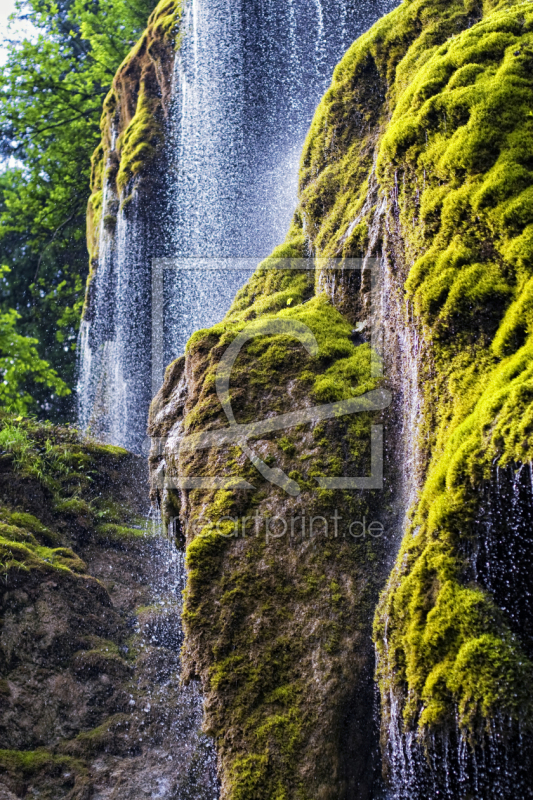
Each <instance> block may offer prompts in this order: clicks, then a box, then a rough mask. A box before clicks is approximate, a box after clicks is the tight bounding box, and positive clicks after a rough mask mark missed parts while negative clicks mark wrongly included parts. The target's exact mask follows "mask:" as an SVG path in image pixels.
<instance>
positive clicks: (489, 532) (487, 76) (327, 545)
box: [151, 0, 533, 800]
mask: <svg viewBox="0 0 533 800" xmlns="http://www.w3.org/2000/svg"><path fill="white" fill-rule="evenodd" d="M532 75H533V10H532V7H531V3H529V2H525V3H516V4H515V3H510V2H500V3H498V2H485V3H483V2H480V0H468V1H466V2H464V0H446V2H444V1H443V2H439V0H409V1H406V2H404V3H403V4H402V5H401V6H400V7H399V8H398V9H397V10H396V11H394V12H392V13H391V14H390V15H388V16H387V17H385V18H384V19H383V20H382V21H381V22H380V23H378V24H377V25H376V26H374V28H372V30H371V31H370V32H369V33H367V34H366V35H365V36H363V37H362V38H361V39H360V40H359V41H358V42H356V43H355V44H354V45H353V47H352V48H351V49H350V50H349V52H348V53H347V55H346V56H345V58H344V59H343V61H342V62H341V64H340V65H339V67H338V68H337V70H336V73H335V76H334V80H333V83H332V86H331V89H330V90H329V92H328V93H327V94H326V96H325V97H324V99H323V101H322V103H321V105H320V107H319V108H318V110H317V113H316V116H315V119H314V121H313V124H312V127H311V130H310V133H309V136H308V140H307V143H306V146H305V149H304V153H303V158H302V171H301V184H300V200H299V206H298V209H297V212H296V215H295V218H294V223H293V227H292V230H291V232H290V234H289V236H288V239H287V242H286V243H285V245H284V246H283V247H282V248H279V249H278V250H277V251H276V252H275V253H274V255H273V257H272V259H271V260H270V261H269V262H267V263H266V264H265V265H263V266H262V267H261V268H260V269H259V270H258V272H257V273H256V275H255V276H254V277H253V278H252V280H251V281H250V283H249V284H248V285H247V286H246V287H245V288H244V289H243V290H242V291H241V292H240V294H239V295H238V297H237V298H236V301H235V304H234V306H233V308H232V309H231V310H230V312H229V313H228V315H227V316H226V318H225V320H224V321H223V322H222V323H221V324H220V325H218V326H216V327H215V328H213V329H211V330H209V331H203V332H200V333H199V334H196V335H195V337H193V339H192V340H191V342H190V343H189V346H188V350H187V353H186V356H185V358H184V359H181V360H179V361H178V362H176V363H175V364H173V365H171V367H169V370H168V372H167V377H166V380H165V385H164V387H163V389H162V390H161V392H160V394H159V395H158V397H157V398H156V400H155V401H154V405H153V409H152V417H151V434H152V435H153V436H154V437H156V440H157V442H156V445H155V446H154V452H153V455H152V467H153V471H154V476H155V478H154V480H155V484H154V486H155V488H154V492H155V495H156V496H157V497H158V499H159V500H160V501H161V502H162V503H163V505H164V506H165V509H166V513H167V516H169V517H179V519H180V530H181V538H182V541H183V542H184V543H185V546H186V548H187V560H188V565H189V570H190V573H189V580H188V586H187V595H186V596H187V601H186V611H185V626H186V639H185V658H186V662H187V668H188V670H189V673H190V674H197V675H199V676H200V677H201V678H202V681H203V685H204V690H205V693H206V700H207V704H206V717H207V727H208V729H209V730H210V731H211V732H212V733H213V735H214V736H215V737H216V739H217V743H218V748H219V756H220V774H221V779H222V795H223V797H224V798H232V799H233V798H250V800H251V798H254V800H255V799H256V798H259V797H264V798H273V797H276V798H297V797H298V798H305V797H310V798H311V797H312V798H330V797H331V798H336V799H337V798H340V797H349V796H357V797H368V796H370V791H371V784H372V780H373V779H372V776H371V773H372V768H371V767H368V769H366V770H365V764H367V765H368V764H369V763H370V761H371V758H370V753H371V750H372V736H371V734H369V733H368V729H369V728H371V725H370V723H369V719H370V717H371V706H372V691H371V685H370V681H369V672H370V670H371V669H372V651H371V648H370V638H369V637H370V620H371V618H372V616H373V613H374V611H373V606H374V603H375V602H376V598H377V594H378V592H379V591H380V589H382V588H383V586H384V585H385V583H386V579H387V572H388V570H389V566H390V565H389V564H388V560H387V559H388V556H389V555H390V554H391V553H393V552H394V551H395V549H396V545H395V541H394V536H395V532H396V531H397V530H398V526H397V521H396V518H395V513H394V510H391V506H390V504H391V502H392V503H393V506H394V507H396V506H397V505H398V504H396V501H397V500H400V499H401V497H400V492H404V494H403V495H402V496H404V497H405V496H408V497H409V498H410V499H411V500H412V501H413V502H412V507H411V510H410V514H409V524H408V526H407V531H406V533H405V537H404V541H403V543H402V545H401V549H400V552H399V555H398V558H397V562H396V566H395V567H394V569H393V571H392V574H391V575H390V576H389V578H388V583H387V585H386V588H385V590H384V591H383V594H382V596H381V601H380V603H379V608H378V611H377V616H376V620H375V628H374V636H375V641H376V646H377V652H378V669H377V672H378V681H379V687H380V693H381V703H382V731H383V742H384V745H385V754H386V756H387V757H388V758H389V762H390V771H391V772H392V773H394V771H395V770H397V769H398V763H397V762H396V763H394V758H399V756H398V752H396V753H394V752H392V750H391V747H393V749H394V748H396V750H398V748H399V749H400V750H402V749H404V748H405V747H406V746H407V745H406V744H405V743H406V742H407V741H409V742H415V744H416V743H417V742H418V743H421V742H422V741H425V742H426V744H427V742H431V741H433V742H435V741H436V740H435V739H431V738H428V735H429V734H432V735H433V736H435V735H437V736H441V735H442V736H445V735H449V734H450V735H451V732H454V735H456V736H459V735H463V736H465V737H466V738H470V741H471V742H472V741H474V742H475V741H477V742H478V743H481V742H482V739H483V736H485V734H484V733H483V731H485V730H490V729H491V728H490V726H491V725H492V730H493V733H494V725H496V726H501V725H503V726H504V727H506V728H507V730H508V732H509V737H510V740H512V737H513V735H515V734H516V732H517V731H518V730H521V731H522V733H523V732H525V731H526V730H527V729H528V727H529V725H530V722H531V710H532V709H531V701H530V697H531V687H532V671H531V670H532V665H531V662H530V660H529V658H530V656H531V650H532V641H531V631H532V621H533V617H532V614H531V612H532V611H533V609H531V601H530V596H531V588H532V587H531V577H530V575H529V570H528V564H529V560H530V557H531V544H532V542H531V537H532V534H531V530H532V520H531V508H530V506H531V466H530V465H531V455H532V448H533V441H532V411H531V409H532V394H531V385H532V384H531V369H532V366H531V365H532V360H531V357H532V347H533V339H532V335H533V334H532V328H531V325H532V321H531V281H532V280H533V278H532V272H531V270H532V263H533V258H532V256H533V253H532V248H533V235H532V230H533V206H532V191H533V171H532V170H533V161H532V148H531V141H532V133H533V78H532ZM309 255H311V256H317V257H323V258H333V257H335V258H341V259H345V258H354V257H362V256H365V257H366V256H377V257H380V259H381V267H382V279H383V280H382V300H383V307H382V316H381V319H382V323H383V326H384V328H385V342H386V350H385V376H386V378H385V384H387V383H388V384H389V385H390V386H391V387H392V389H393V394H394V397H395V400H396V403H395V404H394V405H393V407H392V409H391V410H390V411H389V412H386V416H385V417H384V418H383V417H379V415H377V414H375V413H374V415H373V417H374V418H373V422H374V423H376V422H385V453H386V473H385V477H386V482H385V487H389V488H386V489H385V491H383V492H379V491H373V492H369V491H366V492H355V493H348V492H337V493H333V492H324V491H318V492H317V491H316V490H315V487H316V483H317V482H316V480H315V479H316V478H317V476H321V475H322V476H323V475H326V474H327V475H350V474H363V473H364V472H365V470H366V471H368V467H369V463H368V443H369V427H370V424H371V419H370V415H369V414H366V415H361V416H358V417H352V418H349V417H347V418H343V419H342V420H336V421H332V422H328V423H327V424H324V423H318V424H313V423H309V424H307V425H302V426H300V427H296V428H293V429H292V430H290V431H288V432H284V434H283V435H282V434H281V433H280V434H279V435H277V434H275V435H270V436H261V437H258V441H256V442H255V444H254V445H253V447H252V449H255V450H256V451H257V452H258V453H261V458H262V459H263V461H264V462H265V463H266V464H268V465H270V466H273V465H277V466H280V467H281V468H282V469H283V470H284V472H285V473H286V474H287V475H289V476H290V477H291V478H292V479H293V480H295V481H297V482H299V484H300V487H301V489H302V492H301V494H300V495H299V496H298V497H297V498H296V499H290V498H288V497H287V495H286V494H285V493H284V492H283V490H282V489H281V488H275V487H273V486H272V485H271V484H269V483H268V482H266V481H265V480H264V479H263V478H261V477H260V476H259V474H258V473H257V472H256V471H255V469H254V467H253V466H252V464H251V462H250V461H249V460H248V458H247V457H246V455H245V454H244V452H243V451H242V450H241V449H240V448H239V447H238V446H236V447H234V448H230V447H226V448H225V449H224V448H220V449H217V450H214V449H213V450H211V451H206V450H198V451H196V452H191V451H183V450H182V451H181V452H180V440H181V438H183V436H184V435H188V434H192V433H195V432H198V431H202V430H206V429H214V428H219V427H224V426H227V420H226V417H225V416H224V413H223V410H222V407H221V405H220V402H219V399H218V397H217V394H216V391H215V376H216V367H217V363H218V362H219V360H220V358H221V357H222V355H223V353H224V352H225V348H226V347H227V346H228V345H229V343H230V342H231V341H232V340H233V339H234V338H235V336H236V334H237V333H238V332H239V331H241V330H242V329H243V327H244V326H245V324H246V323H248V322H249V321H251V320H255V319H260V320H272V319H277V320H288V319H291V320H297V321H301V322H304V323H305V324H306V325H308V327H309V328H310V329H311V330H312V331H313V333H314V334H315V336H316V338H317V341H318V347H319V349H318V354H317V355H314V356H313V357H312V358H309V356H308V354H306V353H305V351H304V349H303V347H302V346H301V345H299V344H297V343H296V342H295V341H294V339H292V340H291V338H290V337H288V336H286V335H278V336H277V337H276V336H273V335H268V336H265V337H264V338H261V339H259V338H258V339H254V340H253V341H252V342H251V343H250V344H249V345H248V347H244V348H243V350H242V353H241V356H240V358H239V360H238V361H237V363H236V367H235V369H234V371H233V373H232V384H231V397H232V400H233V407H234V409H236V416H237V419H238V422H248V421H251V420H255V419H263V418H265V417H268V416H273V415H275V414H280V413H284V412H286V411H289V410H293V409H294V408H298V407H305V406H309V405H311V404H314V403H319V402H325V401H331V400H338V399H341V398H345V397H349V396H351V395H357V394H362V393H363V392H365V391H367V390H369V389H372V388H374V386H375V385H376V384H375V382H374V379H373V378H372V377H371V372H370V361H369V345H368V344H367V343H364V342H363V343H362V342H361V339H362V338H364V336H363V337H362V336H361V335H360V333H359V332H361V331H363V332H364V331H365V330H366V329H367V325H368V313H369V298H368V284H367V282H366V281H365V280H362V281H357V280H353V272H350V271H348V270H346V271H345V272H344V273H341V274H340V275H339V273H338V272H334V271H332V270H331V268H324V267H323V266H322V267H320V266H317V268H316V270H315V274H314V275H312V274H306V273H302V272H290V271H279V270H278V271H276V270H275V269H271V268H272V267H275V266H276V264H278V266H279V259H281V258H283V257H285V258H287V257H302V256H309ZM317 264H319V262H317ZM269 268H270V269H269ZM349 276H351V278H350V279H349ZM353 330H356V331H357V332H358V333H357V334H356V335H355V336H354V335H353V334H352V331H353ZM402 424H403V427H402ZM161 438H163V440H164V443H163V445H161V442H160V441H159V440H160V439H161ZM354 470H355V473H354ZM164 475H166V478H167V486H166V487H165V486H164V481H163V480H162V478H163V476H164ZM208 475H209V476H218V477H220V476H222V475H232V476H235V477H239V478H241V479H244V480H246V481H247V482H248V483H249V484H252V485H253V486H254V487H255V489H253V490H252V489H250V488H243V489H239V490H237V489H233V490H232V489H231V488H229V489H224V490H223V489H219V490H218V491H217V490H215V489H213V490H205V489H200V488H191V487H192V486H193V484H192V483H187V482H186V481H185V482H184V480H185V479H186V478H187V477H196V476H208ZM180 480H181V483H180ZM394 487H397V488H396V489H395V488H394ZM400 505H401V504H400ZM335 508H337V509H338V510H339V513H340V514H341V515H345V518H348V519H350V520H354V519H362V518H363V516H364V517H366V519H367V520H369V519H374V520H378V521H380V522H381V523H382V524H383V526H384V528H385V530H386V531H387V532H388V538H387V541H386V542H385V540H383V539H381V540H380V539H379V538H372V537H369V536H367V538H366V539H365V540H355V539H351V540H350V538H349V536H346V538H345V537H344V536H342V535H339V536H338V537H337V538H336V539H334V538H333V539H332V537H331V531H330V537H329V539H327V538H326V537H324V536H316V538H314V539H312V538H309V537H308V538H307V539H306V540H303V539H302V537H298V536H295V537H292V540H291V538H290V536H289V534H286V535H285V536H284V537H282V536H280V538H279V539H273V537H272V536H271V537H268V536H265V535H264V533H263V530H261V531H260V532H259V534H258V535H255V528H254V525H253V523H252V521H251V519H250V518H252V517H254V516H255V515H256V514H257V515H258V516H259V517H260V518H261V519H264V518H266V517H274V516H275V515H278V516H281V517H283V518H286V519H289V518H290V517H291V516H293V515H299V516H302V515H303V514H304V513H305V514H306V516H307V518H309V517H311V516H313V515H321V516H325V517H327V518H331V517H332V516H333V510H334V509H335ZM228 517H230V518H238V519H239V520H242V518H248V519H249V523H248V524H249V529H248V528H247V529H246V531H247V532H246V534H244V533H243V530H242V524H241V523H240V524H241V527H240V528H239V532H238V534H236V535H235V536H234V537H232V538H227V536H221V535H220V530H221V527H220V525H222V526H225V527H222V532H223V533H225V534H229V533H231V531H232V530H233V524H234V523H233V521H232V519H228ZM222 519H223V522H222V523H219V525H218V528H217V521H220V520H222ZM279 533H280V534H281V528H280V529H279ZM487 726H488V727H487ZM498 730H499V729H498ZM411 733H412V734H413V735H411V738H409V735H410V734H411ZM494 735H495V734H494ZM413 736H414V738H413ZM493 738H494V737H493ZM392 739H395V741H394V742H392V744H391V741H392ZM442 741H444V740H442ZM456 744H457V742H456ZM500 744H502V743H501V742H500ZM504 745H505V743H503V745H502V746H504ZM410 746H411V745H409V747H410ZM413 746H415V745H413ZM416 746H417V747H418V744H416ZM420 746H421V745H420ZM435 746H436V745H435ZM439 746H440V745H439ZM430 750H431V747H430ZM439 752H440V751H439ZM440 756H442V752H440ZM517 757H518V759H520V758H522V755H521V754H519V755H518V756H517ZM458 758H459V755H457V753H456V760H457V759H458ZM452 760H453V759H452ZM422 761H424V759H422ZM441 762H442V759H441ZM413 763H414V762H413ZM424 763H425V766H421V767H420V769H421V770H422V771H424V770H426V771H427V770H430V771H431V770H432V769H433V767H432V766H431V763H433V765H434V768H435V771H436V772H438V769H441V768H442V766H441V767H438V766H435V764H436V761H435V762H431V759H430V760H429V761H427V760H426V761H425V762H424ZM465 763H466V762H465ZM484 763H485V766H484V767H483V769H485V770H488V771H489V772H490V769H491V768H492V767H491V764H490V759H488V760H487V761H486V762H484ZM428 764H429V765H430V766H428ZM470 767H471V764H470V765H469V766H468V769H470ZM476 768H477V767H476ZM413 769H414V768H413ZM417 769H418V768H417ZM468 769H467V771H468ZM472 769H473V768H472ZM482 771H483V770H482V769H481V768H480V772H482ZM415 772H416V769H415ZM511 773H512V770H511ZM471 777H472V776H470V777H469V776H468V775H467V776H466V778H465V777H464V776H463V784H462V785H459V784H457V786H458V787H459V788H457V787H456V786H455V784H453V781H454V780H455V778H453V779H450V780H451V781H452V784H453V786H452V788H451V789H450V791H452V793H453V792H455V795H453V796H463V795H464V796H466V794H465V792H466V793H467V794H468V792H471V793H472V792H474V791H481V792H482V793H483V792H485V794H480V795H479V796H484V797H489V796H491V797H492V793H494V792H496V793H498V792H500V796H501V795H502V794H503V795H505V794H506V793H507V796H516V795H517V793H518V794H520V793H521V792H522V794H520V796H529V794H528V792H530V791H531V789H530V787H529V786H525V785H524V784H522V783H521V780H522V778H521V776H520V775H519V774H518V771H517V772H516V774H515V777H511V778H509V781H510V783H508V784H505V785H503V784H501V783H498V782H497V781H496V780H493V781H492V784H491V782H490V776H489V784H490V785H489V784H487V786H488V787H489V788H487V789H486V790H485V789H484V788H483V787H482V788H481V789H479V790H474V789H472V788H471V784H470V783H469V781H470V778H471ZM392 778H393V780H395V778H394V774H393V775H392ZM396 778H397V780H398V781H400V782H401V780H404V778H402V776H400V777H399V778H398V776H396ZM409 780H410V778H407V777H405V780H404V783H405V781H406V782H407V783H406V784H405V786H404V789H405V791H406V792H407V794H406V796H410V797H415V796H421V797H425V796H428V795H427V792H428V791H430V790H429V789H422V790H420V788H418V789H417V788H416V775H415V776H414V778H413V781H414V782H413V784H412V786H411V788H410V787H409ZM480 780H482V779H481V778H480ZM483 780H484V778H483ZM513 781H514V782H513ZM450 785H451V784H450ZM483 786H485V784H483ZM502 786H503V789H502V788H501V787H502ZM417 791H419V792H420V793H419V795H417V794H416V792H417ZM461 791H462V792H463V795H459V794H457V793H458V792H461ZM424 792H426V794H424Z"/></svg>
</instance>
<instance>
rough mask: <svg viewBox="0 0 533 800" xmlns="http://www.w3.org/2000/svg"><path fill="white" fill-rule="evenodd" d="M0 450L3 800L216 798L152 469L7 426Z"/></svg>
mask: <svg viewBox="0 0 533 800" xmlns="http://www.w3.org/2000/svg"><path fill="white" fill-rule="evenodd" d="M0 442H1V450H2V456H1V461H0V518H1V522H0V562H1V583H0V608H1V612H0V616H1V624H0V696H1V703H0V797H2V798H5V799H6V800H22V799H23V798H30V797H32V798H33V797H40V798H49V799H50V800H59V798H70V799H71V800H74V798H76V799H77V800H82V799H83V800H90V799H91V798H102V799H103V798H112V797H113V798H117V797H120V798H121V800H122V799H124V800H137V799H138V798H142V797H146V798H152V797H159V798H168V799H169V800H170V798H174V797H176V796H177V795H179V796H180V797H187V798H188V797H190V798H192V797H195V798H196V797H200V798H212V797H213V796H214V795H215V793H216V789H215V785H216V779H215V776H214V771H213V768H212V767H210V763H212V759H211V757H210V755H209V748H208V745H207V742H206V740H205V738H204V737H201V736H200V735H199V733H198V730H199V725H200V722H201V703H200V700H199V698H198V696H197V693H196V692H195V690H194V688H193V687H191V688H189V689H186V690H182V689H180V678H179V673H180V665H179V649H180V646H181V639H182V637H181V626H180V619H179V617H180V594H179V592H180V589H181V581H182V570H181V563H182V561H181V559H180V557H179V556H178V554H177V553H176V551H175V549H174V548H173V546H172V545H171V543H169V542H168V541H167V540H166V539H164V538H161V537H160V536H159V535H154V534H153V533H152V532H151V530H150V529H149V528H147V523H146V522H145V517H144V514H145V513H146V489H145V484H146V474H145V468H144V465H143V462H142V460H141V459H139V458H136V457H134V456H131V455H129V454H128V453H126V452H125V451H123V450H120V449H118V448H110V447H103V446H100V445H96V444H95V443H92V442H89V441H87V440H83V439H81V438H80V437H79V435H78V434H77V432H76V431H74V430H72V429H57V428H53V427H52V426H42V425H37V424H35V423H31V422H26V423H25V422H21V423H19V422H13V421H11V420H9V419H3V420H2V424H1V430H0ZM213 766H214V764H213Z"/></svg>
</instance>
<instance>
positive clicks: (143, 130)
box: [85, 0, 182, 310]
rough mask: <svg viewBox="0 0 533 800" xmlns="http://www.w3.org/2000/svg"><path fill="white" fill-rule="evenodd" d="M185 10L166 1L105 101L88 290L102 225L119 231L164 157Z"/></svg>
mask: <svg viewBox="0 0 533 800" xmlns="http://www.w3.org/2000/svg"><path fill="white" fill-rule="evenodd" d="M181 8H182V3H181V0H161V2H160V3H159V5H158V6H157V7H156V8H155V10H154V11H153V12H152V14H151V16H150V19H149V20H148V25H147V28H146V30H145V32H144V34H143V35H142V36H141V38H140V39H139V41H138V42H137V44H136V45H135V47H134V48H133V49H132V51H131V52H130V54H129V55H128V57H127V58H126V60H125V61H124V63H123V64H122V65H121V67H120V68H119V70H118V72H117V74H116V76H115V78H114V80H113V86H112V87H111V90H110V92H109V94H108V95H107V97H106V99H105V102H104V109H103V113H102V121H101V129H102V141H101V143H100V144H99V145H98V147H97V148H96V150H95V152H94V155H93V158H92V175H91V197H90V199H89V204H88V209H87V244H88V249H89V256H90V265H91V273H90V275H89V283H88V286H90V285H91V282H92V278H93V273H94V270H95V268H96V266H97V263H98V254H99V246H100V241H99V240H100V236H101V227H102V223H103V225H104V228H105V229H107V230H113V229H114V226H115V224H116V217H117V213H118V211H119V209H120V208H121V207H123V206H124V205H125V204H127V203H128V202H129V201H130V200H131V198H132V192H133V191H134V190H135V187H136V186H137V184H138V183H139V180H141V179H142V178H144V179H145V181H148V182H149V179H150V169H151V168H152V167H153V166H154V162H155V161H157V159H158V157H159V156H161V154H162V150H163V144H164V141H165V133H166V120H167V118H168V114H169V110H170V100H171V87H172V70H173V65H174V54H175V50H176V48H177V46H178V42H179V22H180V18H181ZM145 191H146V190H145ZM88 303H89V299H88V300H87V301H86V305H85V309H86V310H87V308H88Z"/></svg>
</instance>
